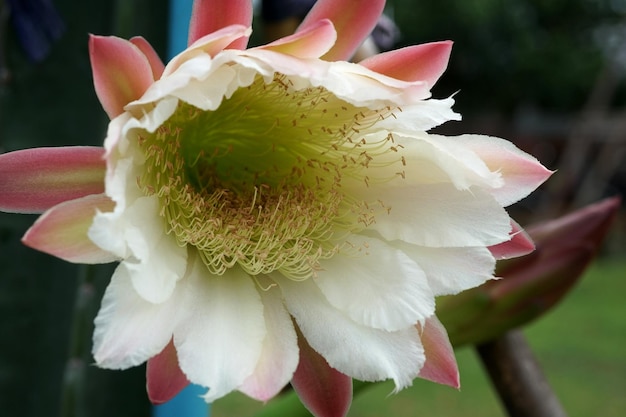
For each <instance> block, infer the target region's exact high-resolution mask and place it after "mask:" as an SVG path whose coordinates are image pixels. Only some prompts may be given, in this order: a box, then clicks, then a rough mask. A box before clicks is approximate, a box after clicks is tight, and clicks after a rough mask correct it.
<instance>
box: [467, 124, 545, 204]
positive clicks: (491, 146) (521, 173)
mask: <svg viewBox="0 0 626 417" xmlns="http://www.w3.org/2000/svg"><path fill="white" fill-rule="evenodd" d="M460 138H463V139H462V140H463V141H464V144H465V145H466V146H467V147H468V148H469V149H471V150H472V151H473V152H475V153H476V154H477V155H478V156H479V157H480V158H481V159H482V160H483V161H484V162H485V164H486V165H487V166H488V167H489V169H491V170H492V171H497V172H499V173H500V174H501V175H502V177H503V179H504V183H505V185H504V187H501V188H497V189H495V190H493V191H492V194H493V196H494V197H495V198H496V199H497V200H498V202H500V203H501V204H502V205H503V206H508V205H510V204H513V203H515V202H516V201H519V200H521V199H522V198H524V197H526V196H527V195H528V194H530V193H531V192H532V191H534V190H535V189H536V188H537V187H539V186H540V185H541V184H542V183H543V182H544V181H545V180H547V179H548V178H549V177H550V175H552V173H553V171H550V170H549V169H547V168H546V167H544V166H543V165H541V163H540V162H539V161H537V159H536V158H535V157H533V156H531V155H529V154H527V153H526V152H524V151H522V150H520V149H518V148H517V147H516V146H515V145H513V144H512V143H511V142H508V141H505V140H503V139H499V138H494V137H490V136H482V135H462V136H460Z"/></svg>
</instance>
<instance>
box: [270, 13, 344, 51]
mask: <svg viewBox="0 0 626 417" xmlns="http://www.w3.org/2000/svg"><path fill="white" fill-rule="evenodd" d="M336 39H337V32H335V28H334V26H333V24H332V22H331V21H330V20H326V19H324V20H320V21H318V22H315V23H313V24H311V25H310V26H309V27H307V28H306V29H304V30H302V31H299V32H297V33H295V34H293V35H291V36H287V37H284V38H281V39H279V40H277V41H275V42H272V43H270V44H268V45H265V46H262V47H261V49H269V50H271V51H275V52H280V53H283V54H287V55H291V56H295V57H298V58H304V59H306V58H319V57H320V56H322V55H324V54H325V53H326V52H328V51H329V50H330V48H331V47H332V46H333V44H334V43H335V41H336Z"/></svg>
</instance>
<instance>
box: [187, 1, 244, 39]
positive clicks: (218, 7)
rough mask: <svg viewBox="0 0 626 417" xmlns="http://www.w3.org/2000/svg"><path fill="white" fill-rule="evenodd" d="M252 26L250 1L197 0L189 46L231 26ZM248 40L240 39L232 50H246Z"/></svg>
mask: <svg viewBox="0 0 626 417" xmlns="http://www.w3.org/2000/svg"><path fill="white" fill-rule="evenodd" d="M251 24H252V2H251V1H250V0H195V1H194V2H193V9H192V12H191V20H190V22H189V38H188V45H191V44H193V43H194V42H195V41H197V40H198V39H200V38H202V37H203V36H205V35H208V34H210V33H213V32H216V31H218V30H219V29H222V28H225V27H226V26H230V25H243V26H246V27H249V26H250V25H251ZM247 44H248V39H247V38H239V39H237V40H235V41H234V42H233V43H232V44H230V45H229V47H230V48H232V49H245V48H246V45H247Z"/></svg>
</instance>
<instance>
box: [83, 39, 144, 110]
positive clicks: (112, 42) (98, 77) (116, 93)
mask: <svg viewBox="0 0 626 417" xmlns="http://www.w3.org/2000/svg"><path fill="white" fill-rule="evenodd" d="M89 57H90V58H91V69H92V71H93V81H94V86H95V88H96V94H97V95H98V99H99V100H100V103H102V107H104V111H106V113H107V114H108V115H109V118H111V119H113V118H115V117H116V116H118V115H120V114H121V113H123V112H124V106H126V105H127V104H128V103H130V102H131V101H133V100H137V99H138V98H139V97H141V96H142V95H143V93H144V92H145V91H146V90H147V89H148V87H149V86H150V85H151V84H152V83H153V82H154V76H153V71H152V67H151V65H150V60H149V59H148V57H146V55H144V53H143V52H142V51H141V49H140V48H138V47H137V46H136V45H134V44H133V43H131V42H130V41H127V40H126V39H121V38H117V37H114V36H95V35H91V36H90V37H89Z"/></svg>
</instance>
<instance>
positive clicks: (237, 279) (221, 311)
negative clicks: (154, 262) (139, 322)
mask: <svg viewBox="0 0 626 417" xmlns="http://www.w3.org/2000/svg"><path fill="white" fill-rule="evenodd" d="M193 262H194V264H193V266H192V268H193V270H192V271H191V273H190V275H189V277H186V278H185V280H187V279H188V280H189V286H188V287H187V288H188V294H187V297H186V298H185V303H186V304H185V312H186V315H185V317H183V318H182V319H181V321H180V325H179V326H178V327H177V328H176V329H175V330H174V345H175V346H176V351H177V352H178V361H179V364H180V368H181V369H182V371H183V372H184V373H185V375H186V376H187V378H188V379H189V380H190V381H191V382H193V383H196V384H200V385H202V386H206V387H209V392H208V393H207V394H206V395H205V397H204V398H205V399H206V401H207V402H211V401H213V400H215V399H217V398H220V397H222V396H224V395H226V394H228V393H229V392H230V391H233V390H235V389H237V388H238V387H240V386H241V385H242V384H243V383H244V381H245V380H246V378H248V377H249V376H250V375H252V373H253V372H254V370H255V368H256V365H257V363H258V361H259V358H260V356H261V351H262V347H263V339H264V337H265V334H266V328H265V320H264V319H263V304H262V303H261V299H260V296H259V293H258V291H257V290H256V288H255V284H254V281H253V280H252V279H251V278H250V277H249V276H248V275H247V274H246V273H245V272H244V271H243V270H241V269H239V268H232V269H229V270H227V271H226V273H225V274H224V275H220V276H216V275H211V274H209V273H208V271H207V270H206V267H205V265H204V264H203V263H202V262H201V261H200V260H199V258H195V260H194V261H193Z"/></svg>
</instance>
